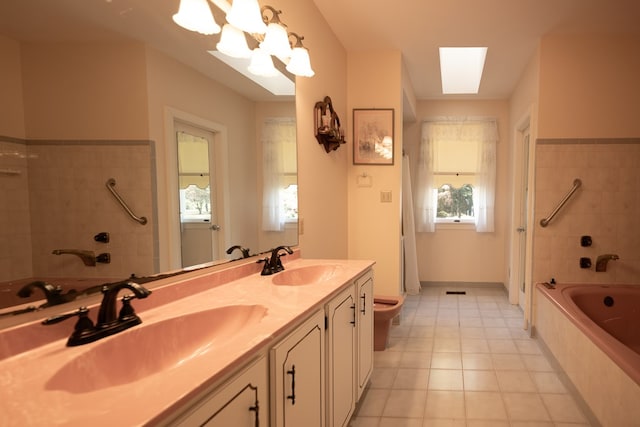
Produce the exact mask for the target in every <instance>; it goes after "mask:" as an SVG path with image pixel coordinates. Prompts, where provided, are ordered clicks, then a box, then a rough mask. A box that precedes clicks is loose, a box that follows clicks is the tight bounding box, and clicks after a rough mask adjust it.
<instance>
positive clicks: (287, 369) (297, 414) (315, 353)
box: [265, 310, 325, 427]
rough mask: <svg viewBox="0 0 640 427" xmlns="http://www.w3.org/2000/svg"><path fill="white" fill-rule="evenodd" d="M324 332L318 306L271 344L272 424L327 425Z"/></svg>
mask: <svg viewBox="0 0 640 427" xmlns="http://www.w3.org/2000/svg"><path fill="white" fill-rule="evenodd" d="M324 332H325V330H324V312H323V311H322V310H318V311H317V312H316V313H315V314H313V315H312V316H311V317H310V318H309V319H308V320H307V321H305V322H304V323H303V324H302V325H301V326H299V327H298V328H296V329H295V330H294V331H293V332H291V333H290V334H288V335H287V336H286V337H285V338H284V339H282V340H281V341H280V342H279V343H278V344H276V345H275V346H274V347H272V349H271V377H270V378H271V405H272V406H271V424H270V425H271V426H274V427H284V426H287V427H288V426H304V427H316V426H317V427H323V426H325V399H324V393H325V336H324ZM265 425H266V424H265Z"/></svg>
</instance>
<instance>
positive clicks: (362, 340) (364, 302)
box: [356, 271, 373, 400]
mask: <svg viewBox="0 0 640 427" xmlns="http://www.w3.org/2000/svg"><path fill="white" fill-rule="evenodd" d="M356 288H357V290H358V305H359V307H358V319H359V322H358V357H357V373H358V396H357V398H358V400H360V396H362V392H363V391H364V388H365V387H366V386H367V383H368V382H369V378H370V377H371V373H372V372H373V273H372V272H371V271H369V272H367V273H366V274H365V275H364V276H362V277H360V278H359V279H358V280H356Z"/></svg>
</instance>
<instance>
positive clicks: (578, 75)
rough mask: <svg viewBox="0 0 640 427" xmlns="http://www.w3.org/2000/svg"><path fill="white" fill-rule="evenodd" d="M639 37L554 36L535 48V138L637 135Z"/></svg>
mask: <svg viewBox="0 0 640 427" xmlns="http://www.w3.org/2000/svg"><path fill="white" fill-rule="evenodd" d="M639 75H640V36H637V35H634V36H632V35H624V34H622V35H613V34H584V33H583V34H554V35H548V36H545V37H543V38H542V41H541V44H540V121H539V125H540V127H539V134H538V136H539V137H540V138H623V137H635V136H638V135H640V120H638V111H640V79H638V76H639Z"/></svg>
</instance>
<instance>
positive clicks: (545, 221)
mask: <svg viewBox="0 0 640 427" xmlns="http://www.w3.org/2000/svg"><path fill="white" fill-rule="evenodd" d="M581 185H582V181H580V179H579V178H576V179H574V180H573V187H571V190H569V192H568V193H567V195H566V196H564V198H563V199H562V200H561V201H560V203H558V206H556V208H555V209H554V210H553V212H551V214H550V215H549V216H548V217H546V218H542V219H541V220H540V225H541V226H542V227H546V226H547V225H549V223H550V222H551V220H552V219H553V217H554V216H556V214H557V213H558V211H559V210H560V209H562V207H563V206H564V204H565V203H567V200H569V198H570V197H571V196H573V193H575V192H576V190H577V189H578V188H580V186H581Z"/></svg>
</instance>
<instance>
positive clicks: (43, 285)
mask: <svg viewBox="0 0 640 427" xmlns="http://www.w3.org/2000/svg"><path fill="white" fill-rule="evenodd" d="M34 289H41V290H42V292H44V296H45V298H46V299H47V302H46V303H45V304H43V305H42V307H49V306H52V305H58V304H63V303H65V302H69V301H73V300H74V299H76V290H75V289H71V290H70V291H69V292H67V293H66V294H63V293H62V287H61V286H60V285H56V286H54V285H52V284H51V283H47V282H43V281H42V280H36V281H33V282H31V283H27V284H26V285H24V286H23V287H22V288H21V289H20V290H19V291H18V294H17V295H18V296H19V297H20V298H28V297H30V296H31V294H33V291H34Z"/></svg>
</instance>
